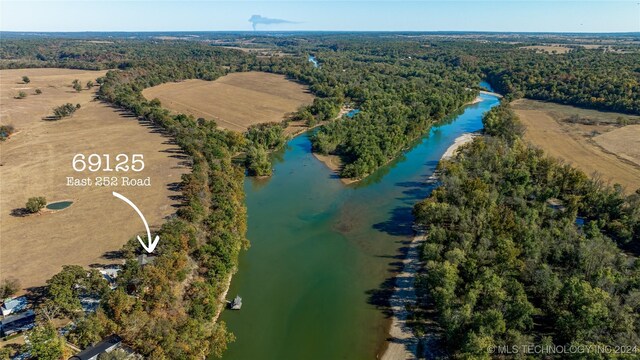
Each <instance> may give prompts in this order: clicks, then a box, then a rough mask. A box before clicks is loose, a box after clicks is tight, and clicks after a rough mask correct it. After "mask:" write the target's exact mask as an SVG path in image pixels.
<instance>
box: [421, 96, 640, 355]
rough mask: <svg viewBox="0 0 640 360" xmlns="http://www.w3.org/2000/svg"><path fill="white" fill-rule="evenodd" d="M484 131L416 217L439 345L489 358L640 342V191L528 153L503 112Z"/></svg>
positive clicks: (449, 164) (448, 168)
mask: <svg viewBox="0 0 640 360" xmlns="http://www.w3.org/2000/svg"><path fill="white" fill-rule="evenodd" d="M485 128H486V131H487V133H488V134H490V136H488V137H484V138H478V139H476V140H474V142H473V143H471V144H470V145H469V146H467V147H465V148H464V149H463V150H462V152H461V154H460V155H459V156H458V158H457V159H455V160H453V161H445V162H442V163H441V165H440V166H439V171H440V173H441V178H440V179H441V186H440V187H438V188H437V189H435V190H434V191H433V192H432V194H431V196H430V197H429V198H427V199H426V200H424V201H422V202H421V203H419V204H417V205H416V206H415V208H414V214H415V218H416V223H417V224H418V225H419V226H420V227H421V228H422V230H423V231H424V232H425V234H426V241H425V243H424V245H423V246H422V259H423V260H424V263H425V265H424V269H423V270H424V271H423V274H422V275H420V277H419V281H418V288H419V289H420V290H421V291H420V292H421V294H422V297H423V303H424V304H429V305H426V306H427V307H429V308H430V307H433V308H435V313H436V319H437V322H438V324H439V326H440V327H441V328H442V339H441V340H442V343H441V345H442V347H443V348H444V349H445V350H446V352H447V353H448V354H449V355H450V356H452V357H454V358H486V359H488V358H490V357H492V356H495V355H496V354H497V353H491V352H490V349H492V348H493V349H495V346H509V348H511V347H510V346H518V345H529V344H543V345H551V344H556V345H575V346H579V345H623V346H624V345H628V346H634V345H635V346H637V345H638V344H640V261H639V260H638V258H637V255H638V254H637V252H638V245H640V191H639V192H636V193H635V194H633V195H631V196H628V197H625V196H624V195H623V193H622V191H621V189H620V188H619V187H609V186H605V185H603V184H602V183H601V182H599V181H594V180H591V179H589V178H588V177H587V176H586V175H585V174H583V173H582V172H580V171H578V170H576V169H574V168H572V167H570V166H569V165H565V164H562V163H559V162H558V161H556V160H553V159H551V158H549V157H546V156H545V155H544V153H543V152H542V151H541V150H538V149H534V148H532V147H530V146H527V145H526V144H525V143H524V142H523V141H522V140H521V139H520V132H521V126H520V125H519V124H518V120H517V119H516V117H515V115H513V113H512V112H511V110H510V109H509V108H508V107H507V106H506V105H501V106H499V107H496V108H494V109H493V110H491V111H490V112H489V113H488V114H487V116H486V118H485ZM621 249H625V250H624V251H623V250H621ZM634 252H635V254H634ZM520 349H522V348H520ZM565 355H566V356H567V357H570V356H571V355H569V354H565ZM592 355H593V356H592V357H591V358H602V357H605V355H604V354H600V355H598V354H593V353H592ZM528 356H529V357H533V358H545V357H546V356H547V355H546V354H529V355H528ZM583 356H584V354H575V355H574V357H575V358H582V357H583ZM631 356H635V355H631Z"/></svg>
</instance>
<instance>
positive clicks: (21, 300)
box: [2, 296, 27, 316]
mask: <svg viewBox="0 0 640 360" xmlns="http://www.w3.org/2000/svg"><path fill="white" fill-rule="evenodd" d="M26 308H27V298H26V297H24V296H20V297H17V298H13V299H6V300H5V301H4V304H2V316H8V315H11V314H15V313H18V312H20V311H22V310H24V309H26Z"/></svg>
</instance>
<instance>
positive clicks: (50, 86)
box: [0, 69, 190, 289]
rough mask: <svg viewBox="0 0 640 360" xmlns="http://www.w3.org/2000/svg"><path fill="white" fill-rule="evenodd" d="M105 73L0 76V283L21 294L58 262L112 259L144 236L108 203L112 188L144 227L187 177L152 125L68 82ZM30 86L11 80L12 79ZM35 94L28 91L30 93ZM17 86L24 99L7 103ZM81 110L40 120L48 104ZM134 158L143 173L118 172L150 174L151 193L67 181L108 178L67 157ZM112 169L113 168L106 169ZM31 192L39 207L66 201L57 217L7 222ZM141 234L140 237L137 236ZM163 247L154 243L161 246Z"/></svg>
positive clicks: (119, 204)
mask: <svg viewBox="0 0 640 360" xmlns="http://www.w3.org/2000/svg"><path fill="white" fill-rule="evenodd" d="M103 74H104V72H92V71H78V70H64V69H24V70H2V71H0V85H1V89H2V90H1V93H0V102H1V104H2V111H1V116H0V121H1V122H2V123H3V124H12V125H14V126H15V128H16V130H17V131H18V132H17V133H16V134H15V135H14V136H12V137H11V138H10V139H9V140H7V141H4V142H1V143H0V153H1V157H0V165H1V166H0V222H1V223H2V226H1V227H0V279H6V278H15V279H18V280H19V281H20V282H21V285H22V288H23V289H26V288H30V287H37V286H41V285H44V284H45V281H46V280H47V279H49V278H50V277H51V276H52V275H54V274H55V273H57V272H58V271H60V270H61V268H62V265H67V264H78V265H83V266H88V265H92V264H107V263H111V262H117V261H119V260H118V259H113V258H112V257H111V256H110V255H111V254H112V252H113V251H117V250H119V249H120V248H121V247H122V245H123V244H124V243H125V242H127V241H128V240H129V239H130V238H131V237H133V236H134V235H136V234H143V233H144V232H145V230H144V226H143V224H142V222H141V220H140V218H139V217H138V215H136V213H135V212H134V210H133V209H132V208H130V207H129V206H128V205H127V204H125V203H124V202H123V201H121V200H119V199H117V198H115V197H113V195H112V194H111V192H112V191H116V192H119V193H121V194H123V195H124V196H126V197H128V198H129V199H131V201H133V202H134V203H135V204H136V205H137V206H138V207H139V208H140V210H141V211H142V212H143V214H144V215H145V217H146V219H147V221H148V222H149V224H150V225H151V226H152V227H154V226H159V225H161V224H162V223H163V222H164V219H165V217H167V216H170V215H172V214H174V213H175V211H176V208H175V207H174V206H173V205H176V204H178V203H179V195H180V193H179V192H177V189H176V188H175V186H176V184H178V183H179V182H180V181H181V175H182V174H184V173H187V172H189V171H190V169H189V167H188V164H187V163H185V158H184V155H183V154H182V153H181V151H180V149H179V148H178V146H177V145H174V144H173V142H172V140H171V139H170V138H168V137H166V136H164V135H163V134H162V133H161V132H160V131H159V130H158V129H155V128H153V127H152V126H151V125H148V124H142V123H140V122H139V121H138V120H137V119H136V118H134V117H131V116H128V115H126V114H122V113H120V112H118V110H116V109H114V108H112V107H110V106H108V105H106V104H103V103H101V102H98V101H95V100H93V97H94V93H95V88H94V89H93V90H86V89H85V90H82V91H81V92H80V93H77V92H76V91H75V90H73V89H72V88H71V82H72V81H73V80H74V79H79V80H81V83H82V84H86V81H88V80H95V79H96V78H97V77H99V76H101V75H103ZM23 75H27V76H29V77H30V78H31V83H29V84H26V85H25V84H18V83H19V82H21V77H22V76H23ZM36 87H37V88H40V89H42V91H43V93H42V94H41V95H32V93H33V91H34V89H35V88H36ZM16 88H28V89H25V90H23V91H26V92H27V93H28V94H29V95H28V96H27V97H26V98H25V99H14V96H15V92H16V91H17V90H16ZM66 102H70V103H73V104H76V103H79V104H81V108H80V110H78V111H77V112H76V113H75V114H74V115H73V116H72V117H70V118H65V119H62V120H58V121H45V120H42V118H43V117H45V116H48V115H50V114H51V109H52V108H53V107H54V106H58V105H61V104H63V103H66ZM78 153H82V154H86V155H88V154H91V153H97V154H109V155H111V156H112V157H115V156H116V155H118V154H120V153H125V154H128V155H131V154H143V156H144V162H145V168H144V170H142V171H141V172H138V173H132V172H129V173H128V174H127V173H118V175H124V176H130V177H140V178H146V177H150V178H151V186H150V187H123V186H117V187H94V186H92V187H71V186H67V185H66V177H68V176H75V177H91V178H95V177H96V176H113V175H114V172H94V173H92V172H89V171H84V172H80V173H79V172H76V171H74V170H73V168H72V159H73V157H74V155H75V154H78ZM112 166H113V164H112ZM32 196H44V197H46V199H47V201H49V202H54V201H59V200H71V201H73V205H72V206H70V207H69V208H67V209H64V210H60V211H55V212H53V211H43V212H42V213H41V214H36V215H28V216H24V217H21V216H16V214H15V213H14V210H16V209H20V208H23V207H24V205H25V202H26V201H27V199H28V198H29V197H32ZM145 238H146V236H145ZM160 241H162V239H161V240H160Z"/></svg>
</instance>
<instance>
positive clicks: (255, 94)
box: [142, 72, 313, 131]
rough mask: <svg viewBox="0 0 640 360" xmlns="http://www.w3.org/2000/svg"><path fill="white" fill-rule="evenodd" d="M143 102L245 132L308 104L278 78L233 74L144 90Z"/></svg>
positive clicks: (297, 88) (301, 90)
mask: <svg viewBox="0 0 640 360" xmlns="http://www.w3.org/2000/svg"><path fill="white" fill-rule="evenodd" d="M142 94H143V95H144V96H145V97H146V98H147V99H153V98H158V99H159V100H160V101H161V102H162V105H163V107H166V108H168V109H171V110H172V111H175V112H181V113H186V114H191V115H193V116H195V117H196V118H199V117H202V118H205V119H214V120H215V121H216V123H217V124H218V126H219V127H221V128H224V129H228V130H235V131H245V130H246V129H247V128H248V127H249V126H250V125H253V124H258V123H265V122H274V121H276V122H277V121H282V120H283V119H284V117H285V114H286V113H289V112H294V111H296V110H298V108H299V107H300V106H302V105H307V104H311V103H312V102H313V95H311V93H309V91H308V90H307V88H306V87H305V86H303V85H300V84H298V83H295V82H292V81H288V80H286V79H285V77H284V76H282V75H275V74H269V73H262V72H243V73H233V74H229V75H226V76H224V77H221V78H219V79H217V80H215V81H204V80H186V81H182V82H177V83H168V84H162V85H158V86H154V87H152V88H149V89H145V90H144V91H143V92H142Z"/></svg>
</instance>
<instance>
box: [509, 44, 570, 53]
mask: <svg viewBox="0 0 640 360" xmlns="http://www.w3.org/2000/svg"><path fill="white" fill-rule="evenodd" d="M520 49H528V50H535V51H540V52H546V53H547V54H553V53H554V52H555V53H556V54H566V53H568V52H569V51H571V50H572V49H571V48H570V47H566V46H561V45H531V46H522V47H520Z"/></svg>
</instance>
